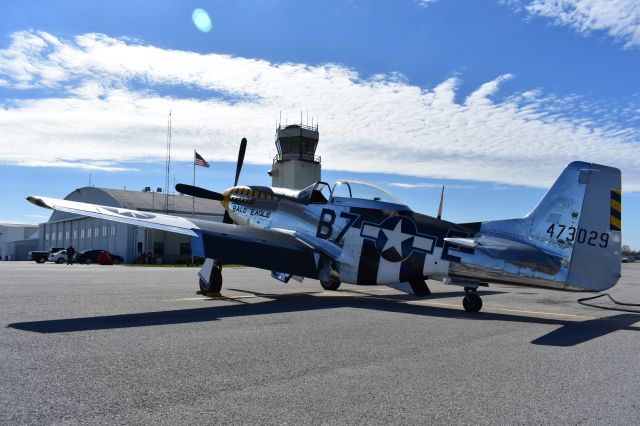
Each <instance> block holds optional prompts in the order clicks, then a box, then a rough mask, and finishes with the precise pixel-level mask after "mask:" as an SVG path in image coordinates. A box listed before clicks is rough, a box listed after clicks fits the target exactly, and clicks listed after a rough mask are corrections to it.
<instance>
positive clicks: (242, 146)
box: [233, 138, 247, 186]
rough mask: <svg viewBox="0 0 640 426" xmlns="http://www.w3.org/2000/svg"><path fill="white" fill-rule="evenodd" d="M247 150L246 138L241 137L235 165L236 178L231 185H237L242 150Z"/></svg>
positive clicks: (242, 160) (240, 168)
mask: <svg viewBox="0 0 640 426" xmlns="http://www.w3.org/2000/svg"><path fill="white" fill-rule="evenodd" d="M246 150H247V138H242V141H241V142H240V151H238V164H237V165H236V180H235V181H234V182H233V186H238V179H240V170H242V163H243V162H244V152H245V151H246Z"/></svg>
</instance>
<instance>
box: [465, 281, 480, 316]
mask: <svg viewBox="0 0 640 426" xmlns="http://www.w3.org/2000/svg"><path fill="white" fill-rule="evenodd" d="M464 291H465V293H466V294H465V296H464V299H462V306H464V310H465V311H467V312H479V311H480V309H482V299H481V298H480V296H478V293H477V292H476V289H475V288H469V287H466V288H465V289H464Z"/></svg>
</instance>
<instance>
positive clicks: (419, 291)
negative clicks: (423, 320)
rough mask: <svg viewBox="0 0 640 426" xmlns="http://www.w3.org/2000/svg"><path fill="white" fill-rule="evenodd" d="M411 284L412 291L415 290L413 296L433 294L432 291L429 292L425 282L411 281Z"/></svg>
mask: <svg viewBox="0 0 640 426" xmlns="http://www.w3.org/2000/svg"><path fill="white" fill-rule="evenodd" d="M409 284H411V290H413V294H414V295H416V296H428V295H430V294H431V290H429V286H428V285H427V282H426V281H425V280H412V281H409Z"/></svg>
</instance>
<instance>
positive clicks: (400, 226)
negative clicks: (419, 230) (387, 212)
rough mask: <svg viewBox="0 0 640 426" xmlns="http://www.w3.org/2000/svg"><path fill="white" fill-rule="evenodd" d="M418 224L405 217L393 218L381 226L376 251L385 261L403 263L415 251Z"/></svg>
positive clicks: (386, 220)
mask: <svg viewBox="0 0 640 426" xmlns="http://www.w3.org/2000/svg"><path fill="white" fill-rule="evenodd" d="M415 235H416V224H415V223H414V222H413V220H411V219H409V218H408V217H405V216H393V217H389V218H387V219H385V220H384V221H383V222H382V223H381V224H380V230H379V231H378V238H376V249H378V253H379V254H380V256H381V257H382V258H383V259H386V260H388V261H389V262H401V261H403V260H405V259H406V258H408V257H409V256H410V255H411V252H412V251H413V240H414V237H415Z"/></svg>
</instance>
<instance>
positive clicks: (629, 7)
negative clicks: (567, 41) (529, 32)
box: [506, 0, 640, 47]
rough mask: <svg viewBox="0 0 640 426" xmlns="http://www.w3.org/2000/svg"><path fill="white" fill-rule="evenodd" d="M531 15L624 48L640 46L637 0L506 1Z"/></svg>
mask: <svg viewBox="0 0 640 426" xmlns="http://www.w3.org/2000/svg"><path fill="white" fill-rule="evenodd" d="M506 2H507V3H510V4H515V5H519V6H522V7H524V8H525V9H526V10H527V12H529V13H530V14H532V15H539V16H543V17H546V18H551V19H553V21H554V23H556V24H557V25H566V26H568V27H570V28H572V29H573V30H575V31H577V32H579V33H582V34H588V33H590V32H592V31H604V32H605V33H606V34H607V35H608V36H610V37H613V38H614V39H616V40H618V41H620V42H622V43H623V44H624V46H625V47H638V46H640V1H638V0H507V1H506Z"/></svg>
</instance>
